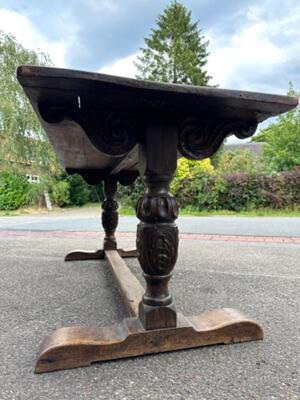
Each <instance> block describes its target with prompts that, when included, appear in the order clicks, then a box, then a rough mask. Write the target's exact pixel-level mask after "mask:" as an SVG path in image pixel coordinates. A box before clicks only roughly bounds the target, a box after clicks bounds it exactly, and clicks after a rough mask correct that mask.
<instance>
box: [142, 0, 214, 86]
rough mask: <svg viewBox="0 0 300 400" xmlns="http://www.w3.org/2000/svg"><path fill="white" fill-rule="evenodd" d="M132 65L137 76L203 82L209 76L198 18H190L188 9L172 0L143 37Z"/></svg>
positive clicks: (164, 80)
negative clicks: (138, 52)
mask: <svg viewBox="0 0 300 400" xmlns="http://www.w3.org/2000/svg"><path fill="white" fill-rule="evenodd" d="M145 44H146V47H145V48H142V49H141V56H139V57H138V62H137V63H136V67H137V69H138V72H139V73H138V75H137V78H139V79H146V80H153V81H161V82H172V83H183V84H187V85H203V86H205V85H207V84H208V82H209V79H210V76H208V74H207V72H206V71H205V69H204V67H205V65H206V63H207V57H208V52H207V46H208V41H207V40H205V38H204V36H202V35H201V29H200V28H199V22H198V21H196V22H193V20H192V17H191V11H189V10H188V9H187V8H186V7H184V6H183V5H182V4H181V3H179V2H178V1H176V0H174V1H172V2H171V4H170V5H169V6H168V7H167V8H166V9H165V10H164V11H163V13H162V14H161V15H159V16H158V18H157V20H156V27H155V28H153V29H151V33H150V35H149V37H148V38H145Z"/></svg>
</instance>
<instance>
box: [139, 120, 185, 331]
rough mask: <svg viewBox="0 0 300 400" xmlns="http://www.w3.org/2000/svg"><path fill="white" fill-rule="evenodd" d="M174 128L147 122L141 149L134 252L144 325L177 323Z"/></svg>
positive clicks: (154, 327) (165, 124)
mask: <svg viewBox="0 0 300 400" xmlns="http://www.w3.org/2000/svg"><path fill="white" fill-rule="evenodd" d="M175 129H176V128H175V127H174V126H173V125H172V124H171V123H164V124H162V123H160V124H156V123H151V124H149V126H148V128H147V132H146V141H145V144H144V148H143V149H142V154H143V157H144V158H145V165H146V168H145V174H144V181H145V185H146V192H145V194H144V196H143V197H142V198H141V199H140V200H139V201H138V204H137V217H138V218H139V219H140V221H141V222H140V223H139V224H138V228H137V252H138V260H139V262H140V265H141V267H142V270H143V275H144V278H145V280H146V292H145V294H144V296H143V298H142V301H141V302H140V304H139V318H140V320H141V322H142V324H143V326H144V328H145V329H158V328H170V327H175V326H176V309H175V306H174V304H173V301H172V296H171V295H170V294H169V290H168V283H169V280H170V278H171V272H172V270H173V268H174V266H175V263H176V260H177V253H178V228H177V226H176V224H175V223H174V221H175V219H176V218H177V216H178V207H177V203H176V200H175V199H174V197H173V196H172V195H171V194H170V193H169V185H170V182H171V180H172V178H173V174H174V172H175V170H176V162H177V135H176V130H175ZM174 130H175V132H174Z"/></svg>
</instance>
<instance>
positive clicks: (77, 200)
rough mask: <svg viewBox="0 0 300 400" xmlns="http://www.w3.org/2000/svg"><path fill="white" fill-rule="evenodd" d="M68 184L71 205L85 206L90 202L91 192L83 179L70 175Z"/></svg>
mask: <svg viewBox="0 0 300 400" xmlns="http://www.w3.org/2000/svg"><path fill="white" fill-rule="evenodd" d="M67 182H68V183H69V198H70V205H74V206H83V205H84V204H86V203H87V202H88V201H89V197H90V190H89V187H88V185H87V183H85V181H84V180H83V179H82V177H81V176H80V175H78V174H74V175H69V176H68V178H67Z"/></svg>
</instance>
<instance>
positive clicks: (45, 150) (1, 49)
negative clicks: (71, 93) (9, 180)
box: [0, 30, 57, 173]
mask: <svg viewBox="0 0 300 400" xmlns="http://www.w3.org/2000/svg"><path fill="white" fill-rule="evenodd" d="M20 64H32V65H51V61H50V59H49V57H48V56H47V55H46V54H44V53H41V52H34V51H30V50H27V49H25V48H24V47H22V46H21V45H20V44H19V43H17V41H16V40H15V38H14V37H13V36H11V35H9V34H5V33H4V32H3V31H1V30H0V141H1V146H0V166H2V168H3V167H4V168H5V166H9V168H10V169H11V168H15V169H23V170H24V169H25V170H26V171H28V172H30V170H34V171H35V172H38V171H40V170H43V171H44V172H45V173H46V172H47V173H49V172H52V173H53V172H54V171H55V169H56V168H57V161H56V157H55V154H54V152H53V150H52V148H51V146H50V143H49V141H48V139H47V136H46V135H45V133H44V131H43V130H42V128H41V125H40V123H39V122H38V119H37V118H36V116H35V114H34V112H33V110H32V107H31V105H30V103H29V101H28V99H27V97H26V96H25V94H24V92H23V89H22V87H21V85H20V84H19V83H18V81H17V79H16V69H17V67H18V66H19V65H20Z"/></svg>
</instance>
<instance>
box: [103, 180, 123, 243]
mask: <svg viewBox="0 0 300 400" xmlns="http://www.w3.org/2000/svg"><path fill="white" fill-rule="evenodd" d="M116 191H117V181H116V180H115V179H114V177H108V178H107V179H105V181H104V193H105V199H104V201H103V203H102V216H101V217H102V226H103V228H104V231H105V237H104V241H103V249H104V250H116V249H117V241H116V237H115V231H116V229H117V226H118V220H119V215H118V211H117V210H118V203H117V201H116V200H115V194H116Z"/></svg>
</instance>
